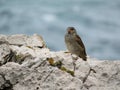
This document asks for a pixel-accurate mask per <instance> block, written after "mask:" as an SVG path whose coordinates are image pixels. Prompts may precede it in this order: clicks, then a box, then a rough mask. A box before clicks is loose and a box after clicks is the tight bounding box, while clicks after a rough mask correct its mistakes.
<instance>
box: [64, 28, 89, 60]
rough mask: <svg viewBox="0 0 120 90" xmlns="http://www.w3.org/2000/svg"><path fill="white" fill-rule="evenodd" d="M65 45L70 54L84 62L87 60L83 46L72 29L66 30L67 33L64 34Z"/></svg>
mask: <svg viewBox="0 0 120 90" xmlns="http://www.w3.org/2000/svg"><path fill="white" fill-rule="evenodd" d="M65 44H66V47H67V49H68V51H69V52H70V53H71V54H75V55H77V56H78V57H80V58H82V59H83V60H84V61H86V60H87V57H86V56H87V54H86V50H85V46H84V44H83V42H82V39H81V38H80V36H79V35H78V34H77V31H76V29H75V28H74V27H68V28H67V32H66V34H65Z"/></svg>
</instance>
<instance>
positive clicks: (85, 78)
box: [81, 67, 96, 89]
mask: <svg viewBox="0 0 120 90" xmlns="http://www.w3.org/2000/svg"><path fill="white" fill-rule="evenodd" d="M91 71H93V72H94V73H96V71H95V70H94V69H92V68H91V67H90V70H89V71H88V73H87V74H86V76H85V77H84V78H83V82H82V83H83V85H82V87H81V89H83V87H86V88H87V89H89V88H88V86H87V85H85V84H84V83H85V82H86V80H87V78H88V76H89V75H90V74H91ZM89 87H91V86H89Z"/></svg>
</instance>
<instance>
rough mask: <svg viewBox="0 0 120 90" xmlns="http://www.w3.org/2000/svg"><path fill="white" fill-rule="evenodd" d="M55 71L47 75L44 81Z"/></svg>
mask: <svg viewBox="0 0 120 90" xmlns="http://www.w3.org/2000/svg"><path fill="white" fill-rule="evenodd" d="M52 73H53V70H52V71H50V73H49V74H48V75H47V76H46V77H45V79H44V82H45V81H46V80H47V79H48V77H49V76H50V75H51V74H52Z"/></svg>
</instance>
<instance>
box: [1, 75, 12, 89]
mask: <svg viewBox="0 0 120 90" xmlns="http://www.w3.org/2000/svg"><path fill="white" fill-rule="evenodd" d="M0 75H1V76H2V78H3V79H4V81H5V83H4V84H3V85H2V86H1V87H0V90H13V85H12V84H11V82H10V80H6V78H5V75H3V74H0Z"/></svg>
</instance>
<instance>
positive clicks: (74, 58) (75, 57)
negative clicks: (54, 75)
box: [71, 54, 78, 72]
mask: <svg viewBox="0 0 120 90" xmlns="http://www.w3.org/2000/svg"><path fill="white" fill-rule="evenodd" d="M71 56H72V59H73V67H74V68H73V71H74V72H75V69H76V63H75V62H76V60H77V59H78V57H77V56H76V55H74V54H71Z"/></svg>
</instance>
